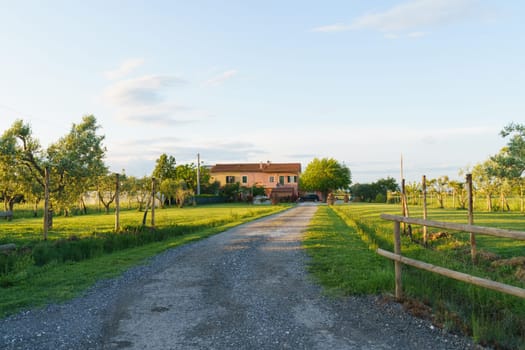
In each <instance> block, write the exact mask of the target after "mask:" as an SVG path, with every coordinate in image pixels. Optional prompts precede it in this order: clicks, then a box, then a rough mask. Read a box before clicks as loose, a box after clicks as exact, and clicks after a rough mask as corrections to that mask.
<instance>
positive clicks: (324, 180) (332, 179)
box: [300, 158, 352, 201]
mask: <svg viewBox="0 0 525 350" xmlns="http://www.w3.org/2000/svg"><path fill="white" fill-rule="evenodd" d="M351 183H352V180H351V174H350V169H349V168H348V167H347V166H346V165H344V164H340V163H339V162H338V161H337V160H335V159H333V158H323V159H318V158H314V159H313V160H312V161H311V162H310V163H309V164H308V165H307V166H306V169H305V171H304V173H303V174H302V176H301V178H300V186H301V188H302V189H303V190H305V191H320V192H321V193H322V194H323V200H324V201H326V198H327V197H328V193H329V192H331V191H335V190H338V189H348V187H349V186H350V184H351Z"/></svg>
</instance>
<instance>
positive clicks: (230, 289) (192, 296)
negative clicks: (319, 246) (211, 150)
mask: <svg viewBox="0 0 525 350" xmlns="http://www.w3.org/2000/svg"><path fill="white" fill-rule="evenodd" d="M315 210H316V207H315V206H311V205H302V206H298V207H296V208H293V209H291V210H288V211H286V212H284V213H281V214H277V215H274V216H272V217H268V218H264V219H260V220H257V221H254V222H252V223H248V224H244V225H241V226H239V227H236V228H234V229H231V230H228V231H226V232H224V233H221V234H218V235H216V236H213V237H210V238H208V239H206V240H202V241H199V242H196V243H192V244H189V245H186V246H182V247H179V248H175V249H172V250H169V251H166V252H165V253H163V254H160V255H158V256H156V257H155V258H153V259H151V260H150V261H148V263H147V264H146V265H144V266H139V267H136V268H133V269H131V270H129V271H127V272H126V273H125V274H123V275H122V276H121V277H119V278H115V279H112V280H106V281H101V282H99V283H97V284H96V285H95V286H94V287H93V288H91V289H90V290H88V291H87V292H86V294H85V295H83V296H81V297H79V298H76V299H74V300H72V301H70V302H67V303H64V304H60V305H50V306H48V307H46V308H44V309H40V310H32V311H27V312H23V313H20V314H18V315H14V316H12V317H9V318H7V319H4V320H0V348H1V349H472V348H475V346H474V345H473V344H472V342H470V340H468V339H465V338H462V337H458V336H455V335H451V334H447V333H444V332H443V331H441V330H439V329H437V328H435V327H433V326H432V325H431V324H430V323H428V322H427V321H424V320H420V319H417V318H414V317H412V316H410V315H408V314H406V313H405V312H404V311H403V310H402V308H401V307H400V306H399V305H398V304H396V303H382V302H379V298H377V297H350V298H338V299H334V298H329V297H325V296H323V295H322V291H321V288H320V287H319V286H317V285H316V284H315V283H313V282H312V281H311V279H310V278H309V276H308V274H307V272H306V270H305V266H306V265H307V263H308V258H307V256H306V255H305V253H304V251H303V250H301V243H300V239H301V234H302V232H303V231H304V229H305V228H306V226H307V224H308V222H309V220H310V219H311V217H312V215H313V214H314V213H315Z"/></svg>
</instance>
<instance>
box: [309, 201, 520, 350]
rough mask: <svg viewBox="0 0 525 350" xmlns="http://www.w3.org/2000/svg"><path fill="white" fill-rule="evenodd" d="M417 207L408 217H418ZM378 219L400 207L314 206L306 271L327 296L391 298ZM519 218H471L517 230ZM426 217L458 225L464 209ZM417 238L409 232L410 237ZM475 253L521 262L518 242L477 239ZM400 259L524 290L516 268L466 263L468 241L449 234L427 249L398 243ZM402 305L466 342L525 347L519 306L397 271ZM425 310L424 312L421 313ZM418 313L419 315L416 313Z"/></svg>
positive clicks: (386, 242)
mask: <svg viewBox="0 0 525 350" xmlns="http://www.w3.org/2000/svg"><path fill="white" fill-rule="evenodd" d="M417 211H418V208H411V210H410V213H411V215H412V216H418V217H421V216H422V215H419V214H418V213H417ZM381 213H390V214H398V213H400V207H399V206H396V205H381V204H350V205H336V206H332V207H320V208H319V211H318V213H317V215H316V216H315V218H314V220H313V221H312V225H311V226H310V229H309V231H308V233H307V235H306V239H305V248H306V249H307V251H308V252H309V253H310V254H311V256H312V264H311V266H310V269H311V272H312V273H314V275H315V276H316V277H317V278H318V279H319V281H321V283H323V284H324V285H325V286H326V287H327V288H328V290H330V291H332V292H336V293H342V294H377V293H380V294H381V293H387V294H392V293H393V289H394V273H393V263H392V262H391V261H389V260H387V259H383V258H380V257H378V256H377V255H376V254H375V253H374V250H375V249H376V248H377V247H381V248H383V249H387V250H390V251H392V246H393V243H392V242H393V224H392V222H386V221H383V220H381V219H380V218H379V215H380V214H381ZM524 218H525V217H524V216H523V215H521V214H516V213H476V214H475V223H476V224H477V225H484V226H493V227H502V228H508V229H514V230H525V223H524V222H523V221H524V220H523V219H524ZM429 219H432V220H442V221H453V222H463V223H466V221H467V219H466V211H461V210H451V209H445V210H443V209H441V210H440V209H432V210H430V211H429ZM419 237H420V232H419V230H415V238H416V239H417V238H419ZM478 247H479V249H480V250H481V251H489V252H492V253H495V254H497V255H499V256H500V257H501V258H504V257H515V256H525V247H524V245H523V243H522V242H518V241H511V240H507V239H497V238H489V237H486V236H478ZM402 252H403V255H405V256H409V257H412V258H415V259H418V260H422V261H425V262H429V263H433V264H436V265H439V266H444V267H447V268H451V269H455V270H459V271H462V272H466V273H469V274H473V275H476V276H480V277H485V278H490V279H493V280H497V281H500V282H504V283H508V284H512V285H515V286H518V287H522V288H524V287H525V283H524V281H523V280H522V279H520V278H519V274H517V272H518V271H519V269H520V268H519V267H516V266H502V267H495V266H492V265H491V261H489V260H484V259H482V260H481V261H480V263H478V264H477V265H473V264H472V263H471V262H470V255H469V247H468V235H467V234H465V233H460V234H453V235H451V236H449V237H448V238H445V239H440V240H436V241H434V242H432V244H431V245H430V247H429V248H424V247H423V246H422V245H420V244H417V243H414V242H411V241H410V239H409V238H408V237H406V236H405V237H403V242H402ZM403 271H404V272H403V288H404V293H405V295H406V296H407V300H406V302H405V303H406V304H407V305H411V309H412V310H413V311H414V312H416V313H420V314H423V315H426V316H427V317H429V318H432V319H433V321H434V322H435V323H436V324H437V325H440V326H442V327H444V328H446V329H448V330H450V331H453V332H461V333H465V334H468V335H470V336H472V337H473V338H474V339H475V340H476V341H477V342H479V343H481V344H486V345H492V346H495V347H498V348H502V349H525V341H524V339H525V301H524V300H522V299H519V298H517V297H513V296H508V295H505V294H501V293H498V292H493V291H489V290H485V289H482V288H479V287H475V286H471V285H468V284H466V283H463V282H458V281H455V280H451V279H448V278H445V277H441V276H438V275H434V274H431V273H428V272H425V271H421V270H418V269H415V268H411V267H407V266H404V267H403ZM426 309H429V310H431V311H432V312H423V311H424V310H426ZM422 310H423V311H422Z"/></svg>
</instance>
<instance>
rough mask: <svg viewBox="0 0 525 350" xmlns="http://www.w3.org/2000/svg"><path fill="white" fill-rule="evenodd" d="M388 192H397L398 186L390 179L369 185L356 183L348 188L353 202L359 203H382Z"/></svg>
mask: <svg viewBox="0 0 525 350" xmlns="http://www.w3.org/2000/svg"><path fill="white" fill-rule="evenodd" d="M389 191H390V192H395V191H399V186H398V185H397V183H396V180H395V179H394V178H392V177H387V178H384V179H379V180H377V181H376V182H372V183H370V184H360V183H356V184H353V185H352V186H351V187H350V192H352V196H353V197H354V200H355V201H360V202H376V203H384V202H386V198H387V193H388V192H389Z"/></svg>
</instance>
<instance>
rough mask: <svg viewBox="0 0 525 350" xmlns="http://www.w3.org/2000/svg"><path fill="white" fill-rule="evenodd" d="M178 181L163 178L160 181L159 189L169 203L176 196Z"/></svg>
mask: <svg viewBox="0 0 525 350" xmlns="http://www.w3.org/2000/svg"><path fill="white" fill-rule="evenodd" d="M180 185H181V184H180V181H179V180H177V179H164V180H162V182H161V183H160V186H159V190H160V192H162V194H164V196H165V198H166V200H167V201H168V203H169V205H171V204H172V202H173V200H174V199H175V198H176V195H177V190H178V189H179V187H180Z"/></svg>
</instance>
